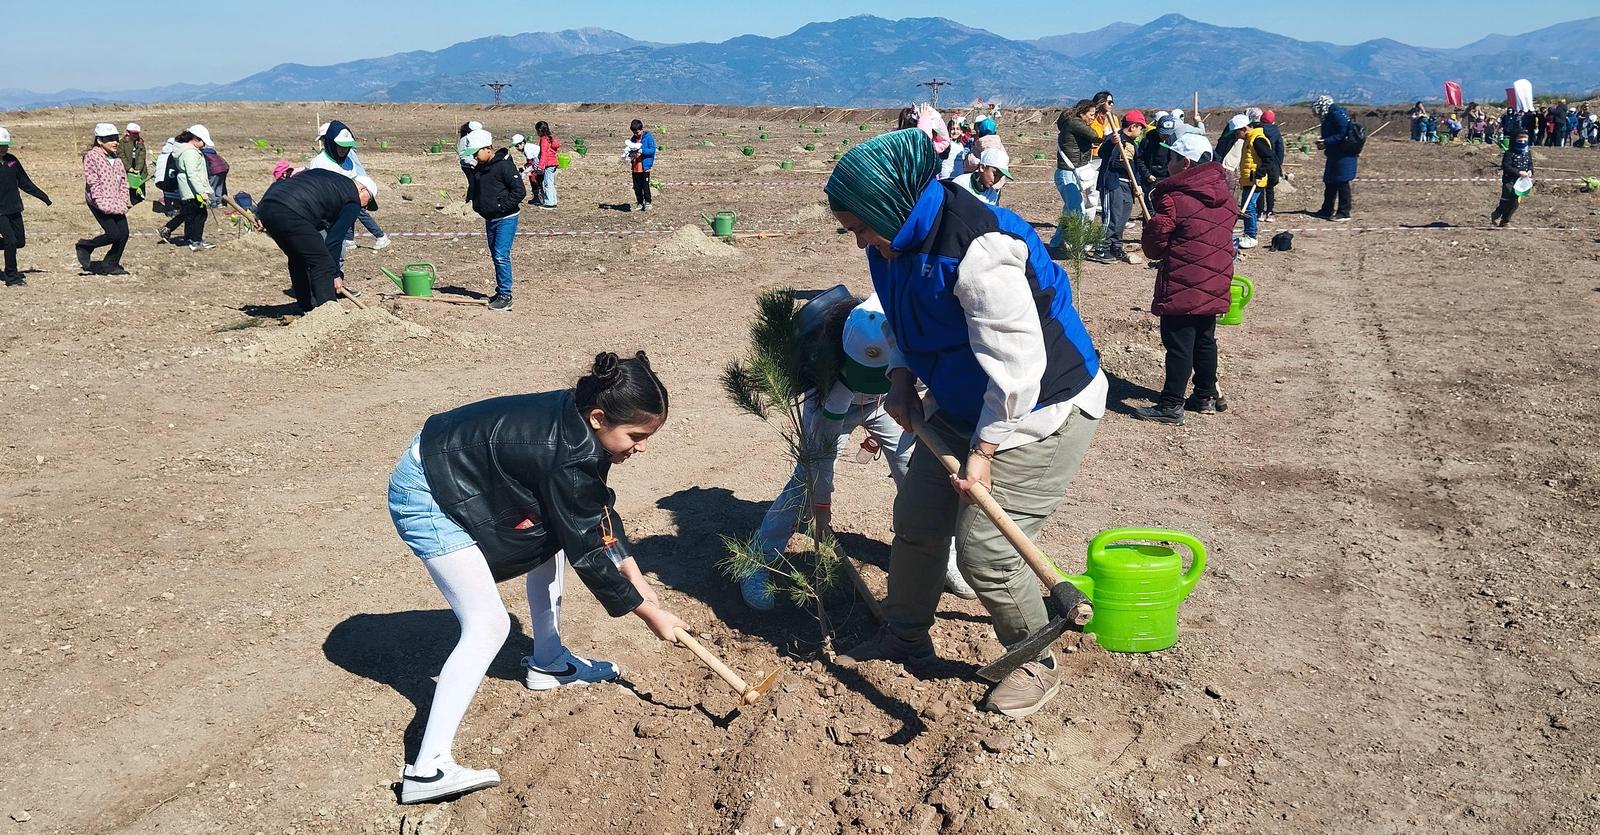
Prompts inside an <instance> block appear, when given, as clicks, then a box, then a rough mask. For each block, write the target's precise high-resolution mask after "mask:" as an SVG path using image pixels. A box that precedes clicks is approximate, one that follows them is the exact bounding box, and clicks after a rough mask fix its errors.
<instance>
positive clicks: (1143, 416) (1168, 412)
mask: <svg viewBox="0 0 1600 835" xmlns="http://www.w3.org/2000/svg"><path fill="white" fill-rule="evenodd" d="M1133 416H1134V417H1136V418H1138V419H1140V420H1150V421H1155V422H1156V423H1167V424H1171V425H1173V426H1182V425H1183V406H1182V405H1181V404H1180V405H1176V406H1163V405H1161V404H1159V403H1157V404H1156V405H1154V406H1139V407H1137V408H1135V409H1134V410H1133Z"/></svg>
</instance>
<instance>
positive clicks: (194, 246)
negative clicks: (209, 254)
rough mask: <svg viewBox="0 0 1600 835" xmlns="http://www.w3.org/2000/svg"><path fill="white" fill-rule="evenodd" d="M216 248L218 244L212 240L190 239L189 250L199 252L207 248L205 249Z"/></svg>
mask: <svg viewBox="0 0 1600 835" xmlns="http://www.w3.org/2000/svg"><path fill="white" fill-rule="evenodd" d="M216 248H217V245H216V244H214V243H212V242H210V241H190V242H189V251H190V252H199V251H201V250H205V249H216Z"/></svg>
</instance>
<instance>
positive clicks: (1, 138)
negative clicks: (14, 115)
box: [0, 128, 11, 145]
mask: <svg viewBox="0 0 1600 835" xmlns="http://www.w3.org/2000/svg"><path fill="white" fill-rule="evenodd" d="M10 144H11V131H8V130H6V129H5V128H0V145H10Z"/></svg>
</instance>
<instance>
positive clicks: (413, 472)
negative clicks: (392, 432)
mask: <svg viewBox="0 0 1600 835" xmlns="http://www.w3.org/2000/svg"><path fill="white" fill-rule="evenodd" d="M421 443H422V433H420V432H419V433H417V436H416V437H414V438H412V439H411V443H410V444H409V445H407V446H406V451H405V452H402V453H400V460H399V461H397V462H395V465H394V474H393V475H391V476H389V518H391V519H393V520H394V529H395V531H396V532H398V533H399V534H400V539H401V541H403V542H405V544H406V547H408V548H410V549H411V552H412V553H414V554H416V555H417V556H418V557H421V558H422V559H425V560H431V559H433V558H434V557H439V556H443V555H445V554H449V553H452V552H454V551H459V550H461V549H462V548H470V547H472V546H473V545H476V544H478V543H477V542H476V541H475V540H473V538H472V535H471V534H469V533H467V532H466V531H465V530H463V529H462V528H461V526H460V525H457V524H456V523H455V521H454V520H452V519H451V518H450V517H448V516H446V515H444V511H443V510H441V509H440V508H439V503H438V502H436V501H434V500H433V491H432V490H429V489H428V478H427V476H426V475H424V474H423V472H422V461H421V456H420V455H419V454H418V451H419V448H420V444H421Z"/></svg>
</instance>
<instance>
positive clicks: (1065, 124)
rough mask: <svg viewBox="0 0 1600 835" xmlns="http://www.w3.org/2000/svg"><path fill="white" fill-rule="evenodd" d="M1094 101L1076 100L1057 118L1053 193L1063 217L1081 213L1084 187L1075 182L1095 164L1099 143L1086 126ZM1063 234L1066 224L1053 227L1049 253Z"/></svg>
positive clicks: (1092, 130) (1091, 129) (1056, 248)
mask: <svg viewBox="0 0 1600 835" xmlns="http://www.w3.org/2000/svg"><path fill="white" fill-rule="evenodd" d="M1093 109H1094V102H1092V101H1090V100H1089V99H1079V100H1078V103H1077V104H1075V105H1073V106H1072V107H1071V109H1068V110H1063V111H1061V115H1060V116H1058V117H1056V176H1055V183H1056V192H1057V193H1058V194H1060V195H1061V213H1062V214H1063V215H1082V214H1083V186H1082V184H1081V183H1080V182H1079V180H1078V169H1080V168H1083V167H1084V166H1086V165H1089V164H1091V163H1093V162H1094V149H1095V146H1096V145H1097V144H1099V143H1098V140H1097V138H1096V137H1095V135H1094V128H1092V127H1090V126H1089V122H1088V118H1087V114H1088V113H1089V112H1090V111H1091V110H1093ZM1065 235H1066V224H1064V223H1058V224H1057V225H1056V234H1055V235H1054V236H1053V237H1052V238H1050V245H1049V246H1050V249H1051V251H1058V250H1060V249H1061V244H1062V241H1063V238H1064V236H1065Z"/></svg>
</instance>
